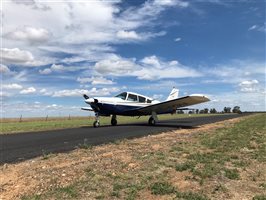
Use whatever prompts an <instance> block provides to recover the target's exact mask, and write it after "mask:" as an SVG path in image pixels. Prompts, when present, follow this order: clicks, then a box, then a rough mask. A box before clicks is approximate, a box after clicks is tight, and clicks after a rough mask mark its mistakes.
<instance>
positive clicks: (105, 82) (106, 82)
mask: <svg viewBox="0 0 266 200" xmlns="http://www.w3.org/2000/svg"><path fill="white" fill-rule="evenodd" d="M77 81H78V82H80V83H82V84H83V83H91V84H92V85H112V84H115V83H114V82H113V81H111V80H108V79H106V78H104V77H94V76H92V77H90V78H80V77H78V78H77Z"/></svg>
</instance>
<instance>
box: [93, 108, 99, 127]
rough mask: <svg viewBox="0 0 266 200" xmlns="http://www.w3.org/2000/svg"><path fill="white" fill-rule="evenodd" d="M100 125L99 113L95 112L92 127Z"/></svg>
mask: <svg viewBox="0 0 266 200" xmlns="http://www.w3.org/2000/svg"><path fill="white" fill-rule="evenodd" d="M99 126H100V116H99V113H97V112H96V113H95V121H94V122H93V127H94V128H97V127H99Z"/></svg>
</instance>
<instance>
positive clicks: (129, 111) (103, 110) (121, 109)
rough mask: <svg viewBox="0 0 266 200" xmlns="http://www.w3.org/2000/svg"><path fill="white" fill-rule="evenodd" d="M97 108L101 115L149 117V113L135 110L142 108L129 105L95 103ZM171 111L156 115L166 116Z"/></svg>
mask: <svg viewBox="0 0 266 200" xmlns="http://www.w3.org/2000/svg"><path fill="white" fill-rule="evenodd" d="M97 106H98V108H99V113H100V114H103V115H125V116H141V115H150V114H151V112H150V113H142V112H139V111H138V110H137V109H138V108H142V106H133V105H132V106H129V105H114V104H108V103H97ZM172 112H173V110H172V109H169V110H166V111H162V112H157V114H167V113H172Z"/></svg>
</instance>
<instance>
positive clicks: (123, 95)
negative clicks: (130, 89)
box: [115, 92, 127, 100]
mask: <svg viewBox="0 0 266 200" xmlns="http://www.w3.org/2000/svg"><path fill="white" fill-rule="evenodd" d="M115 97H118V98H120V99H123V100H125V99H126V98H127V93H126V92H122V93H121V94H119V95H116V96H115Z"/></svg>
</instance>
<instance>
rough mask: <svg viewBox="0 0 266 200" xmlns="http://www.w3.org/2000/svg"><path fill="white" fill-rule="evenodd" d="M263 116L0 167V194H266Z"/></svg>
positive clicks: (193, 196)
mask: <svg viewBox="0 0 266 200" xmlns="http://www.w3.org/2000/svg"><path fill="white" fill-rule="evenodd" d="M264 119H265V115H256V116H248V117H243V118H237V119H232V120H227V121H224V122H218V123H215V124H210V125H204V126H202V127H199V128H197V129H189V130H186V129H183V130H176V131H172V132H168V133H162V134H159V135H153V136H147V137H143V138H138V139H133V140H123V141H120V142H116V143H112V144H108V145H102V146H96V147H93V148H84V149H79V150H75V151H73V152H71V153H69V154H58V155H49V156H45V157H41V158H36V159H33V160H29V161H24V162H21V163H18V164H11V165H3V166H1V172H2V175H1V176H2V177H1V180H0V188H1V190H2V191H0V193H1V195H2V196H1V197H0V198H2V199H24V200H25V199H198V200H199V199H209V198H211V199H252V198H253V197H255V198H257V197H263V195H264V198H265V184H266V183H265V178H266V174H265V173H266V170H265V169H266V168H265V167H266V164H265V160H264V159H265V143H266V141H265V131H266V126H265V123H264V122H265V120H264ZM207 138H209V140H207ZM218 138H219V141H218V142H217V139H218ZM235 140H237V141H238V143H234V142H235ZM232 144H235V145H232ZM234 146H235V147H236V148H234ZM222 147H224V148H222ZM202 155H205V156H202ZM256 195H257V196H256Z"/></svg>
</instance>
